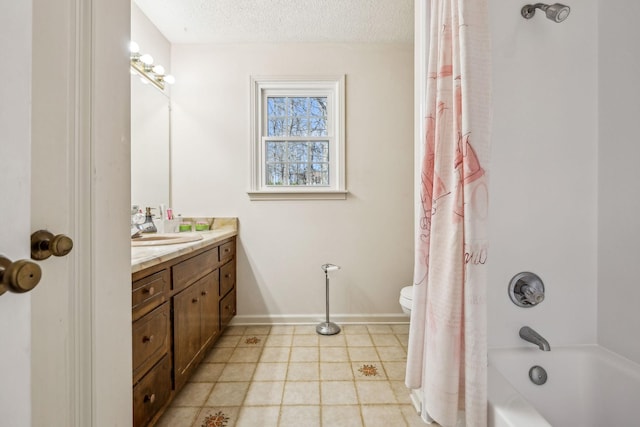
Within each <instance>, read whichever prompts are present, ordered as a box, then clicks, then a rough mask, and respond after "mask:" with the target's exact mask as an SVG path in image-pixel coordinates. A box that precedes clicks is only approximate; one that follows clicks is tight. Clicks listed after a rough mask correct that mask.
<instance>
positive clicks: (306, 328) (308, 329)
mask: <svg viewBox="0 0 640 427" xmlns="http://www.w3.org/2000/svg"><path fill="white" fill-rule="evenodd" d="M293 333H294V334H295V335H316V334H317V332H316V325H296V327H295V328H294V332H293Z"/></svg>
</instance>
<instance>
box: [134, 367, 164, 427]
mask: <svg viewBox="0 0 640 427" xmlns="http://www.w3.org/2000/svg"><path fill="white" fill-rule="evenodd" d="M170 394H171V360H170V359H169V355H165V356H164V357H163V358H162V359H161V360H160V362H158V364H157V365H156V366H154V367H153V369H151V371H149V373H148V374H147V375H145V376H144V378H142V380H141V381H140V382H139V383H138V384H136V385H135V386H134V387H133V426H134V427H140V426H146V425H147V424H148V423H149V421H151V419H152V418H153V416H154V415H155V414H156V413H157V412H158V411H159V410H160V409H161V408H162V407H163V406H164V404H165V403H166V402H167V399H169V395H170Z"/></svg>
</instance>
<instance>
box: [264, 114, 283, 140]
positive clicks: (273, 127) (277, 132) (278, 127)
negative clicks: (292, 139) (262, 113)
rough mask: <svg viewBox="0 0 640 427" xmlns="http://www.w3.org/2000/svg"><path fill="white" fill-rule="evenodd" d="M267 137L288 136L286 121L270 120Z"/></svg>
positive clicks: (280, 119)
mask: <svg viewBox="0 0 640 427" xmlns="http://www.w3.org/2000/svg"><path fill="white" fill-rule="evenodd" d="M267 136H287V126H286V119H285V118H284V117H282V118H275V119H269V123H268V129H267Z"/></svg>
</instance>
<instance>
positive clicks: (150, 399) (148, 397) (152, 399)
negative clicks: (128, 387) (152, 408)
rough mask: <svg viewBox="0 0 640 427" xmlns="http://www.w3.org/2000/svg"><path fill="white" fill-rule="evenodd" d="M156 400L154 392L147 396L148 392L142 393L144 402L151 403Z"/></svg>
mask: <svg viewBox="0 0 640 427" xmlns="http://www.w3.org/2000/svg"><path fill="white" fill-rule="evenodd" d="M155 401H156V394H155V393H152V394H151V396H149V395H148V394H145V395H144V402H145V403H147V402H148V403H153V402H155Z"/></svg>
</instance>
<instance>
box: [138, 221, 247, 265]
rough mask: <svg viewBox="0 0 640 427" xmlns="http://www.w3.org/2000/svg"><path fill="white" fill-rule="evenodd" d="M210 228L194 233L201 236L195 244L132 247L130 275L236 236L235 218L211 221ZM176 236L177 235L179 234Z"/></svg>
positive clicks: (236, 222) (236, 223)
mask: <svg viewBox="0 0 640 427" xmlns="http://www.w3.org/2000/svg"><path fill="white" fill-rule="evenodd" d="M212 228H213V229H212V230H208V231H197V232H195V233H197V234H200V235H201V236H202V239H201V240H197V241H195V242H187V243H176V244H171V245H158V246H137V247H135V246H132V247H131V273H135V272H138V271H140V270H144V269H145V268H149V267H153V266H154V265H157V264H160V263H162V262H165V261H168V260H170V259H173V258H177V257H179V256H181V255H184V254H188V253H189V252H194V251H196V250H198V249H200V248H203V247H205V246H208V245H211V244H213V243H217V242H221V241H223V240H225V239H228V238H229V237H233V236H237V235H238V221H237V219H236V218H224V219H223V218H220V219H218V218H216V219H215V220H214V221H213V226H212ZM176 234H177V235H179V233H176ZM192 234H193V233H192Z"/></svg>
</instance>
